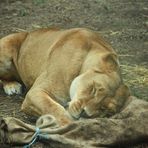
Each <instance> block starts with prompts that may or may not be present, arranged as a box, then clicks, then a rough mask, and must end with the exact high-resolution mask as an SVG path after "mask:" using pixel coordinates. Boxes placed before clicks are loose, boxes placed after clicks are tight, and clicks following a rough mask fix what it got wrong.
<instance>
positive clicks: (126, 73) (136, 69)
mask: <svg viewBox="0 0 148 148" xmlns="http://www.w3.org/2000/svg"><path fill="white" fill-rule="evenodd" d="M121 69H122V75H123V78H124V82H125V83H126V84H127V85H128V86H129V87H130V88H131V90H132V93H133V95H135V96H137V97H139V98H141V99H144V100H147V101H148V96H147V89H148V69H147V68H145V67H142V66H138V65H133V66H130V65H121Z"/></svg>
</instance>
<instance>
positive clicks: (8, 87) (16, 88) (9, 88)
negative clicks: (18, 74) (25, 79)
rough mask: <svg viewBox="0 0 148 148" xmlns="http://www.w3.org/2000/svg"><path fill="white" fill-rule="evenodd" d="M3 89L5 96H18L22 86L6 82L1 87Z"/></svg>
mask: <svg viewBox="0 0 148 148" xmlns="http://www.w3.org/2000/svg"><path fill="white" fill-rule="evenodd" d="M3 89H4V91H5V93H6V94H7V95H9V96H10V95H14V94H16V95H19V94H21V93H22V85H21V84H20V83H18V82H7V83H5V84H4V85H3Z"/></svg>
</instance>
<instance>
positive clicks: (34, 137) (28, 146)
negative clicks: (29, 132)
mask: <svg viewBox="0 0 148 148" xmlns="http://www.w3.org/2000/svg"><path fill="white" fill-rule="evenodd" d="M39 134H40V129H39V128H38V127H37V128H36V129H35V133H34V136H33V138H32V141H31V142H30V143H29V144H27V145H25V146H24V147H23V148H30V146H31V145H33V144H34V143H35V142H36V140H37V138H38V136H39Z"/></svg>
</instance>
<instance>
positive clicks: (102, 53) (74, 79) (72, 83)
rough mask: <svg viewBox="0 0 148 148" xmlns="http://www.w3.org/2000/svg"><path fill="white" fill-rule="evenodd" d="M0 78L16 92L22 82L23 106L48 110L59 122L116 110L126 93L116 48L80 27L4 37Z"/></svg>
mask: <svg viewBox="0 0 148 148" xmlns="http://www.w3.org/2000/svg"><path fill="white" fill-rule="evenodd" d="M0 79H1V80H2V83H3V88H4V91H5V93H6V94H8V95H13V94H20V93H21V83H24V85H25V86H26V88H27V89H28V93H27V94H26V97H25V99H24V102H23V104H22V107H21V109H22V111H24V112H26V113H28V114H31V115H35V116H40V115H43V114H48V113H49V114H51V115H53V116H55V117H56V119H57V121H58V123H59V124H60V125H65V124H68V123H70V122H72V120H73V119H72V118H71V117H73V118H75V119H79V118H80V117H83V116H84V117H96V116H99V115H100V114H101V113H104V112H106V113H107V114H113V113H116V112H118V111H119V110H120V109H121V107H122V106H123V105H124V102H125V101H126V100H127V98H128V96H129V90H128V88H127V87H126V86H125V85H124V84H123V81H122V78H121V74H120V69H119V62H118V57H117V55H116V53H115V51H114V50H113V49H112V47H111V46H110V45H109V44H108V43H106V42H105V41H104V40H103V39H102V38H101V37H100V36H99V35H98V34H97V33H96V32H93V31H90V30H88V29H84V28H75V29H68V30H60V29H40V30H37V31H33V32H22V33H16V34H11V35H8V36H6V37H4V38H2V39H1V40H0ZM67 106H68V107H67ZM66 107H67V109H65V108H66Z"/></svg>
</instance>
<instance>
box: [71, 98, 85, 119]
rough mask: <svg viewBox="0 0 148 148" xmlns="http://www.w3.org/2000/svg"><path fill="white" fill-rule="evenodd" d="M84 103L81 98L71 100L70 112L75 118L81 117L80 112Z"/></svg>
mask: <svg viewBox="0 0 148 148" xmlns="http://www.w3.org/2000/svg"><path fill="white" fill-rule="evenodd" d="M82 110H83V108H82V103H81V102H80V101H79V100H75V101H71V102H70V103H69V109H68V111H69V113H70V115H71V116H72V117H74V118H77V119H78V118H80V114H81V112H82Z"/></svg>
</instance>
